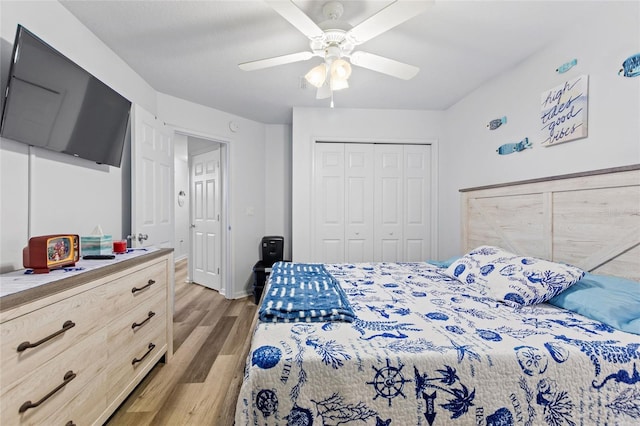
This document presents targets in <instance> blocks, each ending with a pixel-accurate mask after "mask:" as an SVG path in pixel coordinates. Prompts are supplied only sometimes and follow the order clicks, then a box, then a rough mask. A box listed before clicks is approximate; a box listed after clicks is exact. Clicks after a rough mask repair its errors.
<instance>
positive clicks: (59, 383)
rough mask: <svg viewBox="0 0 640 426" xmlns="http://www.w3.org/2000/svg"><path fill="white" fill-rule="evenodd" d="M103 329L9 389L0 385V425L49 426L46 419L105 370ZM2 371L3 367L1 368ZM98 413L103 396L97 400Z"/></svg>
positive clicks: (71, 401) (60, 409)
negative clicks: (0, 388) (37, 425)
mask: <svg viewBox="0 0 640 426" xmlns="http://www.w3.org/2000/svg"><path fill="white" fill-rule="evenodd" d="M105 342H106V328H104V327H103V328H102V329H100V330H98V331H97V332H95V333H93V334H92V335H91V336H89V337H87V338H86V339H84V340H81V341H80V342H78V343H77V344H75V345H73V346H72V347H70V348H69V349H68V350H67V351H65V352H64V353H62V354H59V355H58V356H56V357H55V358H52V359H51V360H49V361H48V362H45V363H44V364H42V365H41V366H40V367H39V368H37V369H35V370H34V371H32V372H30V373H29V374H28V375H26V376H24V377H23V378H22V379H20V380H18V381H15V382H14V383H12V384H10V385H6V384H5V383H3V386H2V394H1V395H0V400H1V402H0V407H1V410H0V424H3V425H31V424H40V425H42V424H52V423H50V417H51V416H52V415H54V414H56V413H63V411H62V410H65V409H66V407H69V406H70V405H71V404H73V402H74V399H75V398H76V397H77V396H78V395H79V394H80V392H81V390H82V389H83V388H84V387H86V386H87V385H89V384H90V383H92V382H93V381H95V380H97V378H98V377H99V376H100V374H101V373H103V372H104V371H105V370H106V360H107V354H106V352H105V351H100V350H96V348H100V347H104V345H105ZM3 369H4V366H3ZM97 399H98V401H97V402H96V403H97V404H99V405H100V407H101V408H102V410H104V409H105V407H106V398H105V397H104V395H102V396H100V397H98V398H97Z"/></svg>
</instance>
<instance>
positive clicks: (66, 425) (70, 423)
mask: <svg viewBox="0 0 640 426" xmlns="http://www.w3.org/2000/svg"><path fill="white" fill-rule="evenodd" d="M64 426H76V424H75V423H74V422H73V420H69V421H68V422H66V423H65V424H64Z"/></svg>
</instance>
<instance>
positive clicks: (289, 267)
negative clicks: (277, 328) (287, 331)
mask: <svg viewBox="0 0 640 426" xmlns="http://www.w3.org/2000/svg"><path fill="white" fill-rule="evenodd" d="M258 318H259V319H260V321H263V322H326V321H346V322H352V321H353V320H354V319H355V314H354V313H353V309H351V306H350V305H349V301H348V300H347V295H346V294H345V293H344V291H343V290H342V287H341V286H340V284H339V283H338V281H337V280H336V279H335V278H334V277H333V276H332V275H331V274H329V273H328V272H327V271H326V269H325V268H324V266H323V265H321V264H308V263H287V262H277V263H275V264H274V265H273V267H272V268H271V276H270V278H269V286H268V288H267V292H266V293H265V295H264V300H263V301H262V305H261V306H260V310H259V312H258Z"/></svg>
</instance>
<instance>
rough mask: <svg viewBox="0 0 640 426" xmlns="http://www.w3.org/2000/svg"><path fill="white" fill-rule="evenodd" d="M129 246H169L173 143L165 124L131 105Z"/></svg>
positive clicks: (170, 235)
mask: <svg viewBox="0 0 640 426" xmlns="http://www.w3.org/2000/svg"><path fill="white" fill-rule="evenodd" d="M132 126H133V129H132V132H131V135H132V138H131V151H132V152H131V159H132V160H131V187H132V191H131V216H132V217H131V237H132V238H131V246H132V247H148V246H155V247H173V235H174V229H173V226H174V225H173V204H172V200H173V168H174V160H173V144H172V139H171V135H172V132H171V130H170V129H168V128H167V126H166V125H165V124H164V123H163V122H161V121H160V120H158V119H157V118H156V117H154V116H153V115H152V114H151V113H149V112H148V111H145V110H144V109H143V108H141V107H140V106H139V105H133V106H132Z"/></svg>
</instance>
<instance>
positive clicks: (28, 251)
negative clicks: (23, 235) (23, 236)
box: [22, 234, 80, 274]
mask: <svg viewBox="0 0 640 426" xmlns="http://www.w3.org/2000/svg"><path fill="white" fill-rule="evenodd" d="M79 241H80V238H79V237H78V236H77V235H72V234H55V235H41V236H38V237H31V238H29V244H28V245H27V246H26V247H25V248H24V249H23V250H22V264H23V265H24V267H25V268H30V269H33V272H35V273H36V274H43V273H47V272H49V271H50V270H51V269H56V268H62V267H64V266H73V265H75V264H76V262H77V261H78V260H79V259H80V245H79Z"/></svg>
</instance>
